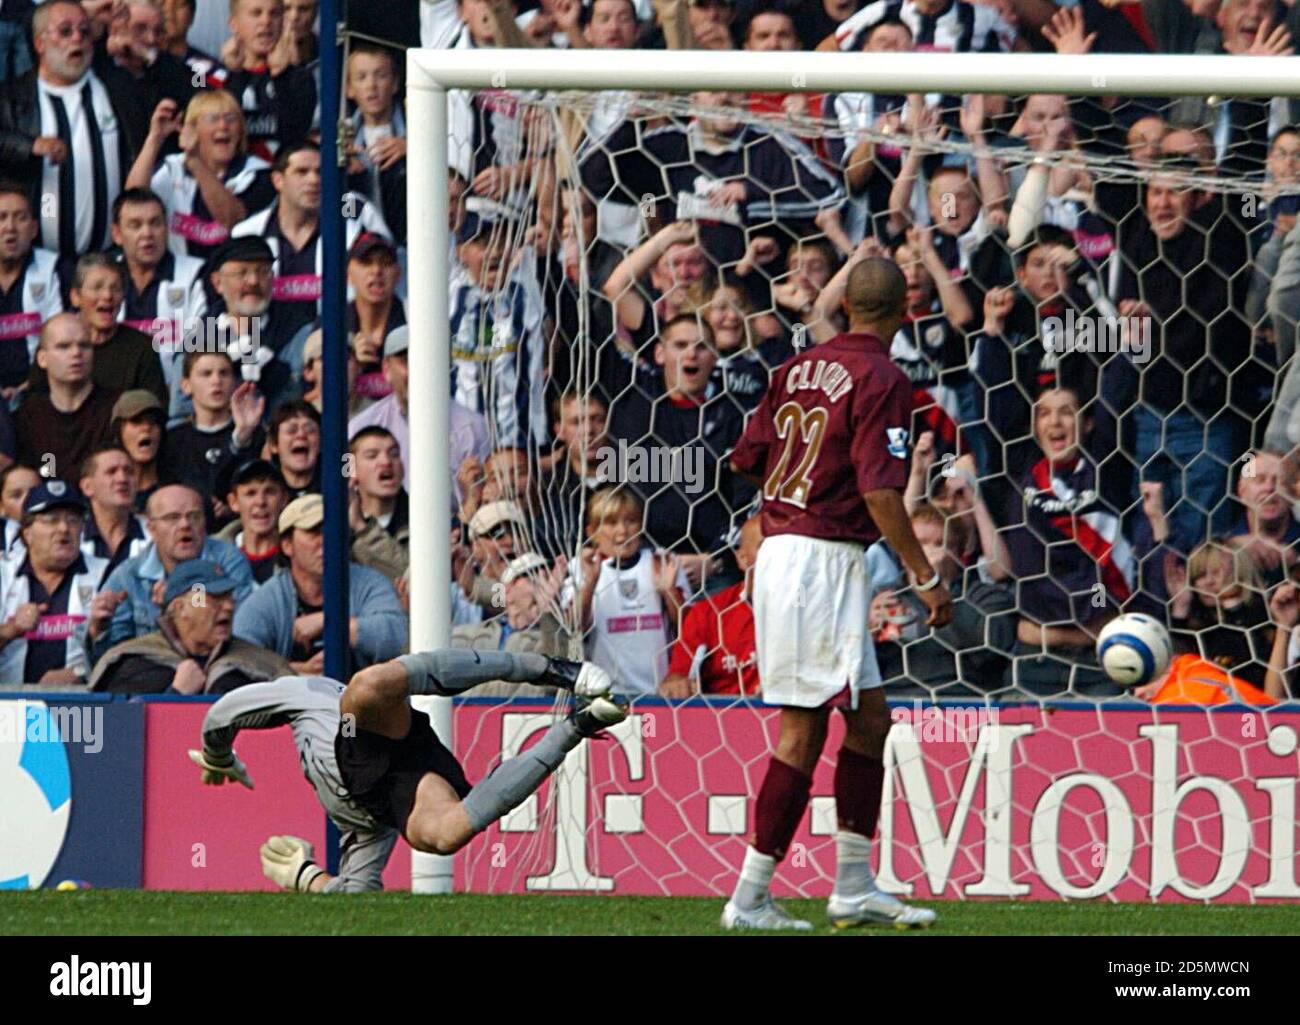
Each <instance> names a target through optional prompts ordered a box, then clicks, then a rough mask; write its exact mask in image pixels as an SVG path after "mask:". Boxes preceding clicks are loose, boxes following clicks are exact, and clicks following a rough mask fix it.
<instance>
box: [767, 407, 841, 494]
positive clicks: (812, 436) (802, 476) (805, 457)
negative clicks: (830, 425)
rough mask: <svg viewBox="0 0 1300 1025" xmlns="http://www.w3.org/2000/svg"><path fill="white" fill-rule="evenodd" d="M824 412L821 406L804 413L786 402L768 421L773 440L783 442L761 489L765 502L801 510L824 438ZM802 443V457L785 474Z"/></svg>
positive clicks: (825, 418) (825, 416)
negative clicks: (787, 505) (773, 502)
mask: <svg viewBox="0 0 1300 1025" xmlns="http://www.w3.org/2000/svg"><path fill="white" fill-rule="evenodd" d="M826 420H827V412H826V410H825V409H824V408H822V407H821V406H813V408H812V409H804V408H803V406H801V405H799V403H797V402H787V403H786V404H785V405H783V406H782V407H781V408H780V409H778V410H777V411H776V413H775V415H774V416H773V417H772V426H773V429H774V430H775V431H776V436H777V437H778V438H780V439H781V440H782V441H784V442H785V446H784V447H783V448H782V449H781V458H780V459H778V460H777V463H776V466H775V467H774V468H773V470H772V473H771V475H770V476H769V477H768V478H767V483H765V484H764V485H763V499H764V501H767V502H772V501H779V502H789V503H790V504H791V505H794V506H798V507H799V508H800V509H805V508H807V506H808V493H809V492H810V491H812V484H813V482H812V474H813V469H814V467H815V466H816V465H817V456H818V455H819V454H820V453H821V449H822V440H823V439H824V438H825V435H826ZM801 443H802V445H803V446H804V448H803V454H802V456H801V457H800V459H799V462H798V464H797V465H796V466H795V467H794V469H793V470H790V471H789V474H788V475H787V470H789V466H790V460H791V457H792V456H793V455H794V453H795V450H796V448H797V447H798V446H799V445H800V444H801Z"/></svg>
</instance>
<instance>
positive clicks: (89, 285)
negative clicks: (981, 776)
mask: <svg viewBox="0 0 1300 1025" xmlns="http://www.w3.org/2000/svg"><path fill="white" fill-rule="evenodd" d="M11 6H12V7H13V8H15V10H10V9H9V8H10V7H11ZM5 7H6V10H5V12H4V13H5V20H4V21H3V22H2V23H0V24H2V25H3V27H4V28H5V29H6V30H7V31H6V32H0V399H2V400H3V401H0V462H3V464H4V466H5V468H4V470H3V473H0V507H2V508H3V513H4V517H5V529H4V535H3V544H4V555H3V559H0V593H2V594H3V608H0V641H2V642H3V644H0V684H13V683H18V682H23V681H26V682H29V683H41V684H44V685H60V686H66V685H77V684H87V685H89V686H91V687H93V688H96V689H104V690H109V691H128V692H151V691H160V690H168V689H170V690H173V691H176V692H179V693H198V692H204V691H219V690H224V689H228V688H229V687H232V686H238V685H240V684H242V683H245V682H247V681H248V680H250V679H255V678H257V676H258V675H259V674H270V675H276V674H278V673H281V672H296V673H302V674H312V673H319V672H321V671H322V666H323V655H322V649H323V642H322V637H323V631H324V617H323V613H322V611H321V609H322V605H323V594H322V575H323V555H322V552H323V543H324V542H323V538H322V532H321V526H322V520H323V509H322V503H321V499H320V496H319V490H320V480H321V473H322V471H323V468H322V466H321V444H320V403H321V394H320V390H321V378H322V371H321V367H322V342H321V334H320V330H319V300H320V296H321V250H320V234H319V227H320V219H321V216H322V211H321V187H320V162H321V159H322V154H321V152H320V150H319V147H318V143H319V103H318V88H319V73H318V68H317V53H318V43H317V38H316V35H315V31H316V27H315V20H316V19H315V5H314V3H312V2H311V0H291V2H289V3H285V2H283V0H229V2H228V6H227V0H198V2H197V6H196V3H195V0H159V2H157V3H155V2H154V0H83V2H81V3H77V2H73V0H46V2H45V3H43V4H41V5H39V6H36V7H32V6H31V5H30V4H25V3H22V2H19V3H16V4H13V5H9V4H6V5H5ZM217 8H220V10H219V11H218V10H216V9H217ZM218 24H224V25H225V26H226V28H225V31H224V33H220V34H214V33H213V31H212V26H214V25H218ZM197 25H201V26H204V28H203V29H202V31H201V32H200V30H199V29H196V27H195V26H197ZM348 27H349V28H350V29H351V30H352V31H353V33H355V34H354V35H353V36H352V37H351V39H350V42H349V45H348V54H347V61H346V67H345V76H344V77H345V87H346V101H347V102H346V123H347V131H346V132H345V144H346V146H347V153H348V166H347V188H348V190H349V191H348V192H347V194H346V195H345V197H344V203H343V211H342V213H343V216H344V217H345V221H346V226H347V230H346V241H347V246H348V257H347V261H348V262H347V268H346V280H347V286H348V305H347V330H348V367H347V372H348V381H349V389H350V396H349V409H348V415H349V436H350V445H349V451H348V457H347V459H346V460H345V466H344V470H343V472H345V473H346V474H347V476H348V484H349V494H350V503H349V510H348V527H349V531H350V538H349V541H350V552H351V559H352V566H351V595H350V600H351V611H352V617H351V621H350V625H349V652H350V662H351V668H353V669H355V668H358V667H361V666H364V665H367V664H370V663H372V662H374V661H377V660H381V659H386V658H390V657H392V656H393V655H395V654H397V653H399V652H401V651H402V650H404V649H405V647H406V645H407V635H408V627H407V610H408V608H409V587H408V578H409V565H408V552H407V541H408V538H409V533H410V526H411V520H412V517H413V516H418V515H420V511H419V510H412V509H411V507H410V503H409V500H408V496H407V492H406V484H407V469H408V468H409V466H410V464H411V460H412V458H415V457H416V456H415V453H413V451H412V439H411V438H410V436H409V431H408V425H407V411H408V404H409V402H410V400H411V395H410V392H409V389H408V379H407V357H408V349H409V346H410V345H411V344H412V340H411V335H410V332H409V330H408V328H407V319H406V305H405V298H406V295H407V291H408V289H409V288H413V287H419V286H420V283H419V282H408V281H407V279H406V248H405V247H406V241H407V232H408V225H407V223H406V160H407V151H406V137H405V136H406V127H405V121H404V118H403V106H402V67H403V63H402V50H403V49H404V48H406V47H410V46H425V47H433V48H487V47H496V46H510V47H556V48H565V47H575V48H583V47H597V48H605V49H627V48H634V47H635V48H650V49H655V48H659V49H662V48H673V49H692V50H701V51H704V50H724V49H746V50H753V51H773V50H800V49H802V50H825V51H861V52H862V53H863V54H864V56H863V57H862V58H861V59H862V60H864V61H868V60H871V59H872V58H871V55H872V54H874V53H880V52H912V51H922V50H924V51H931V52H962V51H978V52H993V53H996V52H1007V53H1009V54H1011V56H1008V58H1007V59H1008V60H1015V59H1016V57H1015V56H1014V54H1015V53H1019V52H1028V51H1040V52H1048V53H1050V52H1056V53H1061V54H1084V53H1089V52H1092V53H1102V52H1109V53H1131V54H1144V53H1226V54H1233V55H1236V56H1237V58H1238V59H1241V60H1243V61H1244V60H1251V59H1254V58H1256V57H1259V56H1266V55H1285V54H1290V53H1292V39H1293V37H1294V36H1295V34H1297V33H1300V5H1296V4H1293V3H1285V2H1281V0H1187V2H1185V0H1140V2H1132V3H1126V2H1123V0H1076V2H1074V3H1072V4H1069V5H1065V4H1063V5H1061V6H1057V5H1056V4H1055V3H1052V2H1050V0H989V2H977V3H971V2H967V0H871V2H868V3H865V4H863V3H858V2H855V0H847V2H845V0H800V2H797V3H790V2H775V3H774V2H770V0H748V2H744V0H735V2H731V0H697V2H689V0H590V2H586V3H584V2H582V0H523V2H521V3H519V4H517V5H516V4H514V3H512V2H511V0H404V2H402V3H399V4H396V5H380V4H356V3H354V4H351V5H349V10H348ZM199 35H201V36H202V38H198V36H199ZM652 100H653V98H645V97H638V96H636V95H633V94H631V93H605V94H601V95H599V96H597V97H589V98H587V99H586V100H585V101H576V102H564V103H558V104H557V103H551V102H548V100H547V98H546V97H544V96H542V95H540V94H537V93H511V92H509V91H506V90H502V89H493V90H485V91H483V92H480V93H463V92H453V93H452V94H451V95H450V97H449V108H450V109H449V132H450V137H449V148H448V160H449V170H450V175H451V200H452V202H451V223H450V225H449V235H450V240H449V244H448V248H449V254H448V255H449V257H450V261H451V271H450V275H449V285H450V298H451V322H450V325H449V327H450V332H451V340H452V351H451V367H450V371H451V388H452V399H453V402H452V406H451V409H452V416H451V432H450V437H449V441H448V444H449V445H450V449H451V456H452V467H453V475H454V480H453V489H452V490H453V504H454V508H453V509H452V510H450V512H451V513H452V532H451V539H450V541H451V549H452V565H453V574H452V579H451V580H449V581H447V586H448V588H449V590H450V594H451V606H452V610H453V626H454V630H453V643H454V644H456V645H460V646H465V647H480V648H481V647H487V648H493V649H506V650H528V651H545V652H548V653H553V654H569V655H574V654H577V652H578V651H579V650H585V653H586V655H587V657H591V658H593V659H595V660H596V661H598V662H600V663H601V664H602V665H604V666H605V668H607V669H609V670H611V672H613V673H614V675H615V677H616V679H617V680H618V681H619V683H620V685H621V686H622V687H623V688H624V689H625V690H627V691H628V692H630V693H633V694H654V693H660V694H662V695H664V696H666V697H669V698H684V697H689V696H692V695H694V694H697V693H704V694H731V695H754V694H755V693H756V689H757V680H756V667H755V664H754V657H753V623H752V618H751V617H750V616H749V614H748V605H747V601H748V597H747V596H748V593H749V573H750V571H751V569H752V566H753V562H754V556H755V553H756V551H757V547H758V545H759V544H760V543H761V540H762V539H761V532H760V527H759V521H758V519H757V518H756V517H755V515H754V509H755V505H756V500H757V498H758V496H757V495H756V492H755V489H754V488H753V487H752V486H751V485H749V484H747V483H746V482H745V481H743V480H741V479H740V478H739V477H737V476H735V475H733V474H732V473H731V472H730V471H729V469H728V464H727V456H728V453H729V452H730V450H731V447H732V446H733V445H734V443H735V442H736V440H737V439H738V438H739V436H740V433H741V431H742V429H743V426H744V422H745V416H746V415H747V413H748V412H749V411H751V410H752V409H753V408H754V407H755V405H756V404H757V403H758V401H759V399H760V398H761V396H762V394H763V392H764V390H765V389H766V387H767V384H768V373H769V371H770V370H771V369H773V368H774V367H775V366H777V365H778V364H779V363H781V362H782V361H783V360H785V359H786V358H788V357H789V356H790V355H791V354H793V353H794V352H796V351H798V350H799V349H801V348H803V347H804V346H808V345H815V344H817V343H818V342H821V341H824V340H826V339H828V338H830V337H832V336H833V335H835V334H836V333H837V332H839V331H841V330H843V328H844V322H843V317H842V309H841V300H842V297H843V293H844V287H845V282H846V279H847V276H848V271H849V269H850V268H851V267H852V266H853V265H854V263H855V262H856V261H858V260H861V259H863V258H865V257H868V256H883V257H887V258H889V259H892V260H894V261H896V262H897V263H898V264H899V266H900V267H901V269H902V270H903V273H904V275H905V277H906V280H907V285H908V293H907V298H908V305H909V310H908V321H907V323H906V325H905V326H904V327H903V329H901V330H900V331H899V333H898V335H897V336H896V337H895V338H894V339H892V340H890V341H891V353H892V357H893V359H894V360H895V362H896V363H897V364H898V365H899V366H900V367H902V369H903V370H904V371H905V373H906V374H907V376H908V378H909V379H910V380H911V382H912V384H913V393H914V412H913V418H912V422H911V423H910V424H909V425H908V428H907V432H906V437H904V438H901V439H891V443H893V444H896V445H897V446H898V447H899V455H900V458H908V459H910V461H911V476H910V480H909V485H908V490H907V495H906V502H907V507H908V509H909V511H910V514H911V516H912V521H913V525H914V527H915V529H916V532H917V535H918V537H919V538H920V540H921V541H922V543H923V545H924V546H925V548H926V551H927V554H928V555H929V557H930V561H931V563H932V564H933V565H935V566H936V567H937V568H938V569H939V571H940V573H941V574H942V575H943V577H944V579H945V581H946V583H947V585H948V587H949V588H950V590H951V591H952V592H953V594H954V596H956V597H958V599H959V601H958V615H957V616H956V617H955V619H954V621H953V622H952V623H951V624H950V625H948V626H946V627H945V628H943V629H942V630H939V631H935V632H931V631H929V630H928V629H927V628H925V627H924V625H923V616H922V613H921V610H922V606H921V604H920V602H919V601H918V600H916V599H915V596H914V595H913V594H912V593H911V592H910V591H909V581H908V580H907V579H906V576H905V574H904V573H903V572H902V570H901V568H900V565H899V563H898V560H897V559H896V558H895V557H894V555H893V553H892V552H890V551H889V550H888V548H887V546H885V545H884V544H883V543H881V544H878V545H876V546H874V547H873V548H872V549H871V550H870V551H869V552H867V553H866V556H865V557H866V559H867V561H868V565H869V569H870V572H871V576H872V581H873V588H874V591H875V593H874V598H873V602H872V606H871V623H870V628H871V631H872V634H873V636H874V638H875V641H876V645H877V652H878V655H879V657H880V660H881V665H882V670H883V672H884V675H885V677H886V679H887V680H888V681H889V685H890V686H891V687H892V688H895V689H898V690H900V691H902V690H904V689H917V688H920V689H923V690H924V691H926V692H930V693H936V694H939V695H944V694H966V695H969V694H972V693H987V692H999V691H1002V690H1005V689H1008V688H1014V689H1016V690H1019V691H1021V692H1025V693H1029V694H1033V695H1042V696H1046V695H1053V694H1060V693H1066V692H1069V693H1075V694H1089V695H1106V694H1114V693H1116V692H1117V690H1116V688H1115V687H1114V685H1113V684H1112V683H1110V681H1109V680H1107V679H1106V677H1105V676H1104V674H1103V673H1102V672H1101V671H1100V668H1099V667H1098V665H1097V662H1096V659H1095V656H1094V654H1093V647H1094V643H1095V637H1096V635H1097V632H1098V631H1099V630H1100V629H1101V628H1102V627H1103V626H1104V625H1105V624H1106V623H1107V622H1108V621H1109V620H1110V619H1112V618H1113V617H1114V616H1115V615H1117V614H1118V613H1119V612H1120V611H1123V610H1129V611H1144V612H1149V613H1151V614H1154V615H1156V616H1158V617H1160V618H1161V619H1163V620H1164V621H1165V622H1166V623H1168V625H1169V626H1170V628H1171V630H1172V633H1173V636H1174V639H1175V644H1176V645H1177V647H1178V649H1179V650H1180V651H1191V652H1197V653H1198V654H1200V655H1202V656H1203V657H1204V658H1205V659H1206V660H1207V661H1208V662H1210V663H1212V664H1213V665H1215V666H1217V667H1219V668H1220V669H1222V670H1223V671H1224V672H1225V673H1228V674H1233V675H1235V676H1238V677H1239V678H1241V679H1243V680H1246V681H1248V682H1250V683H1252V684H1255V685H1257V686H1259V687H1260V688H1262V689H1263V690H1265V691H1267V693H1268V694H1269V695H1270V696H1271V697H1273V698H1277V699H1282V698H1286V697H1288V696H1289V695H1290V687H1291V669H1292V667H1293V666H1294V665H1295V664H1296V662H1297V661H1300V637H1298V636H1296V625H1297V619H1298V618H1300V602H1298V601H1297V590H1296V588H1297V584H1296V583H1293V579H1294V580H1296V581H1298V582H1300V576H1297V575H1296V570H1295V565H1296V563H1297V561H1298V560H1297V559H1296V547H1295V545H1296V542H1297V540H1300V522H1297V517H1296V514H1295V513H1294V512H1293V509H1300V457H1298V456H1297V452H1300V402H1297V399H1298V398H1300V361H1296V360H1295V359H1293V356H1294V354H1295V350H1296V340H1297V330H1298V329H1297V324H1300V228H1298V227H1297V217H1296V214H1297V209H1300V128H1297V127H1295V126H1296V125H1297V123H1300V100H1291V99H1286V98H1277V99H1274V100H1271V101H1270V100H1268V99H1254V98H1239V97H1227V98H1216V99H1214V100H1213V101H1202V100H1199V99H1193V98H1186V97H1184V98H1176V99H1173V100H1170V99H1163V98H1156V97H1133V96H1129V97H1095V98H1082V97H1062V96H1053V95H1046V94H1043V95H1031V96H1015V97H1009V96H979V95H970V96H966V97H960V96H944V95H939V94H934V95H927V96H923V95H919V94H916V95H901V94H900V95H883V94H865V93H834V94H803V93H791V94H771V93H747V94H746V93H724V92H697V93H694V94H691V95H690V97H689V101H690V102H689V107H687V106H686V105H684V104H681V103H678V104H677V105H676V106H673V105H671V104H667V103H662V102H660V103H655V102H652ZM1085 324H1086V325H1087V327H1086V329H1085V327H1084V325H1085ZM1084 330H1087V331H1089V332H1093V333H1095V336H1096V337H1098V338H1108V339H1109V340H1111V341H1112V342H1114V343H1115V344H1113V345H1110V346H1107V345H1106V344H1091V343H1089V344H1079V333H1080V332H1082V331H1084ZM1089 337H1090V338H1091V337H1093V335H1090V336H1089ZM331 472H332V471H331ZM918 692H920V691H918Z"/></svg>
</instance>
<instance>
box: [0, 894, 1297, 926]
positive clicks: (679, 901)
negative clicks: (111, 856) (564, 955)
mask: <svg viewBox="0 0 1300 1025" xmlns="http://www.w3.org/2000/svg"><path fill="white" fill-rule="evenodd" d="M782 903H783V904H784V906H785V907H786V908H787V909H788V910H789V911H791V912H792V913H793V914H795V915H798V916H801V917H804V918H807V919H809V920H810V921H812V922H813V923H814V924H815V925H817V926H818V928H817V929H816V930H815V931H814V932H812V933H803V934H798V935H813V936H818V935H821V936H825V935H827V934H836V935H841V936H844V937H855V936H856V937H862V936H877V937H881V936H886V937H894V936H897V937H903V936H917V937H921V936H1019V935H1029V936H1045V935H1070V936H1160V935H1191V936H1244V935H1257V936H1258V935H1274V936H1276V935H1294V934H1300V905H1297V904H1282V905H1279V904H1269V905H1259V906H1256V907H1249V906H1231V905H1208V906H1207V905H1200V904H1164V905H1150V904H1111V903H1076V904H1058V903H1040V902H996V903H991V902H990V903H986V902H977V901H965V902H958V901H945V902H920V903H922V904H924V905H925V906H927V907H932V908H934V909H935V910H936V911H937V912H938V914H939V921H938V922H937V923H936V924H935V925H934V926H933V927H932V928H931V929H929V930H924V931H918V932H910V933H904V932H899V931H896V930H894V929H892V928H889V927H886V926H875V927H865V928H862V929H855V930H846V931H844V932H836V930H834V929H832V928H831V927H830V926H829V925H827V924H826V906H825V902H824V901H819V900H787V901H783V902H782ZM722 904H723V901H722V900H720V899H715V898H704V897H698V898H697V897H593V896H555V895H536V896H533V895H527V896H525V895H518V896H516V895H504V896H495V895H486V894H470V893H462V894H453V895H450V896H445V897H417V896H414V895H413V894H410V893H375V894H361V895H350V896H349V895H334V894H317V895H313V896H304V895H299V894H291V893H165V892H146V891H140V890H78V891H75V892H57V891H53V890H38V891H32V892H13V893H0V935H28V936H30V935H53V936H57V935H68V936H77V935H84V936H129V935H175V936H223V935H229V936H234V935H245V936H247V935H281V936H294V935H313V936H331V935H333V936H485V935H503V936H574V935H579V936H584V935H585V936H593V935H617V936H711V935H723V934H724V931H723V930H722V929H720V928H719V926H718V916H719V914H720V913H721V911H722ZM785 935H790V934H785Z"/></svg>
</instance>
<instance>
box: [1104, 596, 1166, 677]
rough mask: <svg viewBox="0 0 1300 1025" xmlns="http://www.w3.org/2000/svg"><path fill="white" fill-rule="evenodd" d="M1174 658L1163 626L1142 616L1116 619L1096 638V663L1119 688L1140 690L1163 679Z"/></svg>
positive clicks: (1140, 614) (1131, 614)
mask: <svg viewBox="0 0 1300 1025" xmlns="http://www.w3.org/2000/svg"><path fill="white" fill-rule="evenodd" d="M1173 654H1174V653H1173V645H1172V644H1171V643H1170V641H1169V631H1168V630H1166V629H1165V625H1164V623H1162V622H1160V620H1158V619H1155V618H1153V617H1152V616H1148V615H1145V614H1144V613H1141V612H1128V613H1125V614H1124V615H1122V616H1116V617H1115V618H1114V619H1112V620H1111V621H1110V622H1109V623H1107V624H1106V626H1105V627H1104V628H1103V629H1102V631H1101V633H1100V634H1099V635H1098V636H1097V659H1098V661H1100V662H1101V667H1102V669H1104V670H1105V672H1106V675H1107V676H1109V677H1110V678H1111V680H1113V681H1114V682H1115V683H1117V684H1119V685H1120V686H1121V687H1140V686H1142V685H1143V684H1144V683H1150V682H1151V681H1152V680H1154V679H1156V678H1158V677H1160V676H1163V675H1164V673H1165V670H1167V669H1168V668H1169V663H1170V662H1171V661H1172V659H1173Z"/></svg>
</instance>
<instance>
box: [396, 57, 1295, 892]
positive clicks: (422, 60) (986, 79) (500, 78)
mask: <svg viewBox="0 0 1300 1025" xmlns="http://www.w3.org/2000/svg"><path fill="white" fill-rule="evenodd" d="M453 89H466V90H476V89H539V90H584V91H599V90H646V91H655V92H688V91H696V90H742V91H746V92H759V91H765V92H828V91H863V92H890V93H912V92H919V93H926V92H939V93H944V94H949V95H958V94H962V93H989V94H999V93H1002V94H1010V93H1058V94H1067V95H1071V96H1105V95H1146V96H1202V97H1213V96H1251V97H1265V96H1266V97H1278V96H1290V97H1300V58H1286V57H1250V58H1249V59H1247V58H1245V57H1235V56H1198V55H1154V56H1148V55H1141V56H1137V55H1124V54H1087V55H1066V56H1062V55H1056V54H1014V55H1005V54H957V53H873V54H870V55H867V54H863V53H824V52H765V53H751V52H705V51H680V50H668V51H641V50H597V49H581V50H551V49H538V50H501V49H475V50H427V49H413V50H409V51H407V56H406V120H407V126H408V127H407V131H408V151H407V154H408V155H407V167H408V171H407V190H408V191H407V197H408V198H407V204H408V223H409V240H408V247H409V250H408V251H409V266H408V280H409V300H408V318H409V324H410V330H411V345H410V351H409V357H408V359H409V374H410V376H409V396H410V401H409V421H410V437H411V441H412V446H411V453H410V454H409V455H410V460H409V461H410V465H409V466H408V467H407V471H408V480H409V484H410V489H409V490H410V500H411V509H412V516H411V535H410V567H411V568H410V598H411V638H410V645H411V649H412V650H423V649H429V648H435V647H439V646H444V645H446V644H447V643H448V641H449V637H450V625H449V624H450V615H451V608H450V595H449V590H448V583H447V582H448V581H449V580H450V578H451V563H450V550H449V544H448V525H449V511H450V509H451V500H452V495H451V477H452V470H453V468H452V467H451V466H450V451H449V448H448V446H447V445H445V444H443V443H442V439H446V438H448V437H449V435H450V426H449V416H450V409H449V406H450V401H451V399H450V376H449V375H450V352H451V335H450V326H449V289H448V285H449V274H450V271H451V268H450V266H449V261H448V257H449V253H450V240H449V228H448V223H449V208H448V207H449V195H448V188H449V186H448V112H447V92H448V90H453ZM429 701H430V704H429V706H427V707H430V708H431V709H432V713H431V714H432V715H433V719H434V725H435V728H436V729H437V731H438V733H439V734H440V735H441V736H442V738H443V739H444V741H446V742H447V743H448V746H450V743H451V736H450V732H451V721H452V720H451V708H450V704H451V703H450V699H445V698H438V699H429ZM451 871H452V870H451V859H450V858H440V857H434V856H429V855H421V854H416V855H415V856H414V860H413V865H412V889H413V890H414V891H415V892H423V893H446V892H450V890H451V888H452V876H451Z"/></svg>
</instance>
